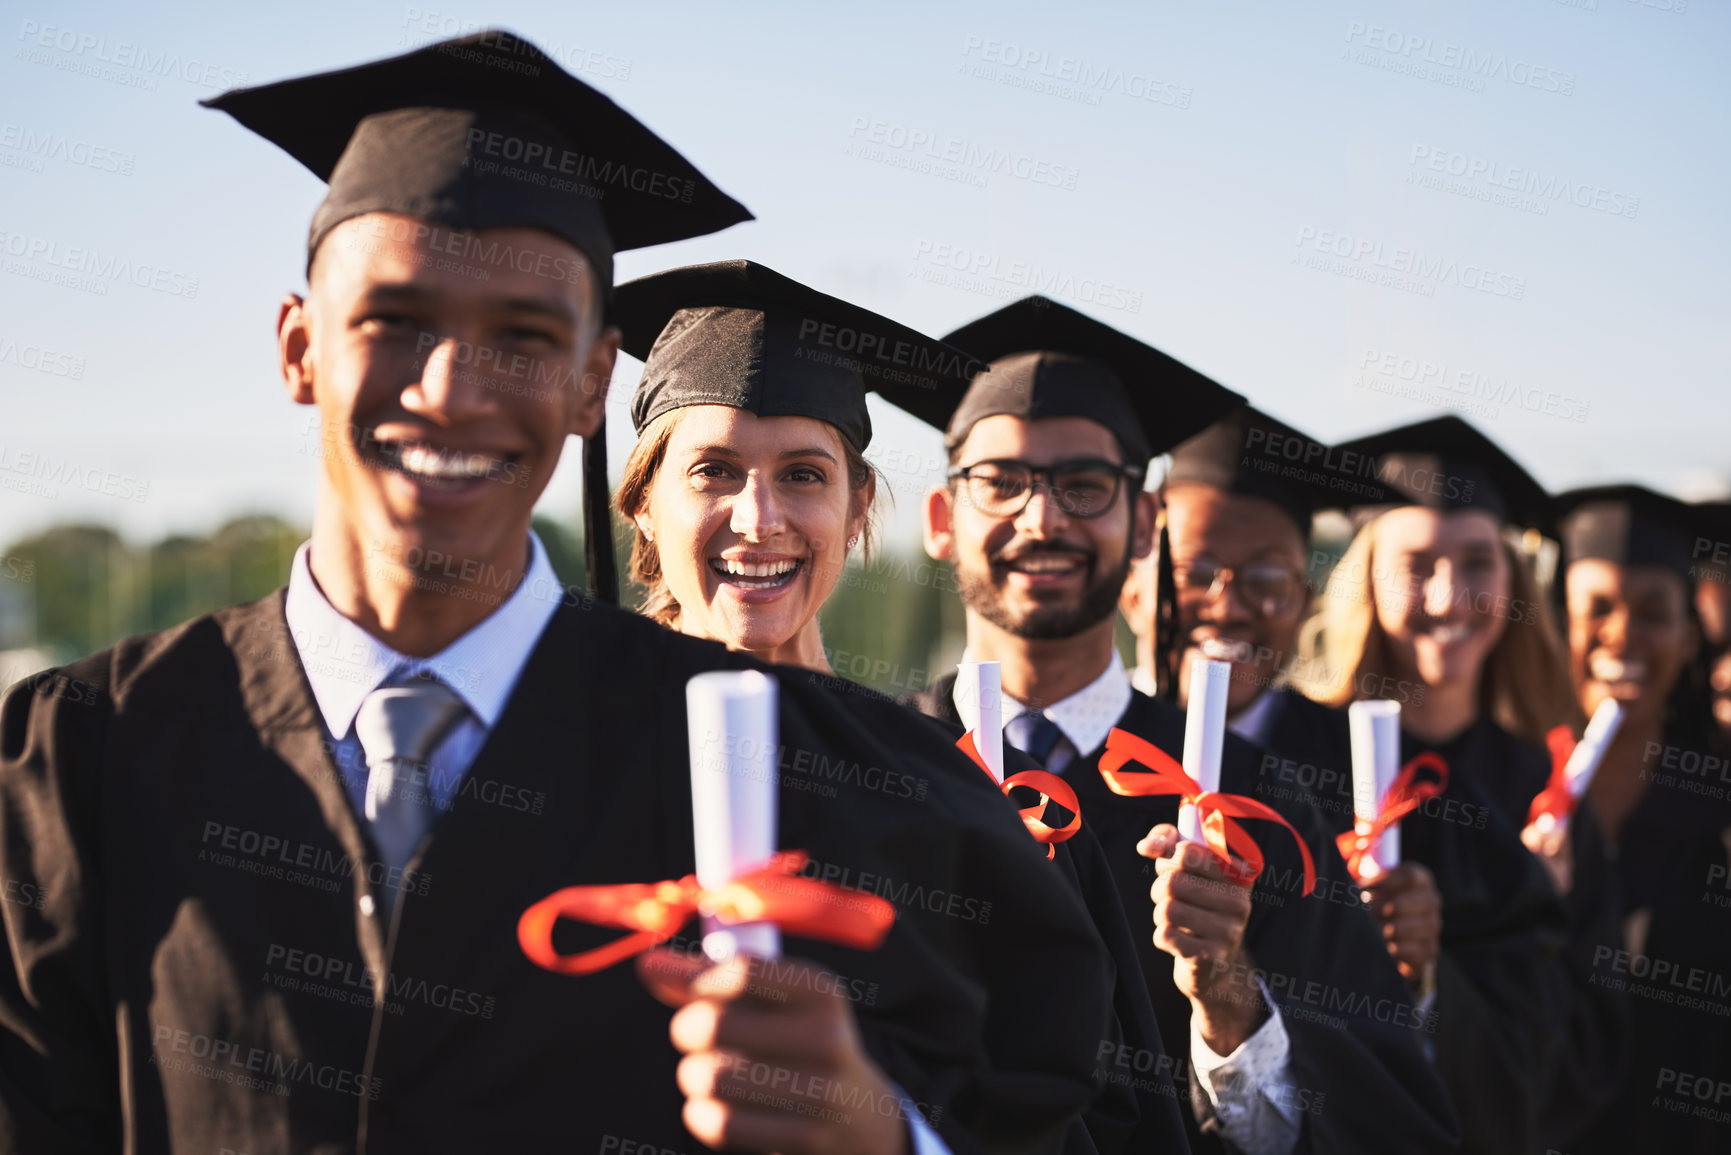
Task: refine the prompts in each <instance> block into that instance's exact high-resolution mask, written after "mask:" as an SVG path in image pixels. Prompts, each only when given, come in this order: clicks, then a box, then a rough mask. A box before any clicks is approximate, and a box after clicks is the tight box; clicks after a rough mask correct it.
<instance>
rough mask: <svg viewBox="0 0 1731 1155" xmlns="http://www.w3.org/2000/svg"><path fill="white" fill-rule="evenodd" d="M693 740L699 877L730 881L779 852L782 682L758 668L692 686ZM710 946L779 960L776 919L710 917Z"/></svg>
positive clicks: (721, 953)
mask: <svg viewBox="0 0 1731 1155" xmlns="http://www.w3.org/2000/svg"><path fill="white" fill-rule="evenodd" d="M685 714H686V725H687V730H688V733H689V738H690V743H691V819H692V841H693V843H694V845H695V848H696V851H697V882H698V885H700V886H702V887H703V888H704V889H705V890H714V889H717V888H719V887H721V886H724V885H726V884H727V883H728V882H730V881H732V880H733V879H734V878H735V877H737V876H738V875H741V874H744V873H746V872H747V871H749V870H753V869H755V868H757V867H760V866H762V865H763V864H764V863H765V862H767V861H769V859H770V858H771V857H772V856H773V855H774V854H775V827H776V799H777V797H778V778H777V774H776V756H775V754H776V733H777V730H776V685H775V681H774V679H772V678H770V677H768V676H766V675H764V674H761V673H758V672H757V671H756V670H717V671H714V672H711V673H707V674H699V675H697V676H696V677H695V678H692V679H691V681H689V682H687V683H686V684H685ZM703 951H704V953H705V954H707V955H708V956H709V957H710V958H712V959H714V960H715V961H717V962H722V961H725V960H726V959H729V958H731V957H733V955H734V954H736V953H737V952H739V951H746V952H748V953H750V954H755V955H762V956H764V957H766V958H776V957H779V956H780V954H781V931H780V930H779V929H777V927H776V926H775V924H773V923H766V922H762V923H745V924H741V925H739V926H731V927H729V926H723V925H721V924H720V923H719V922H716V921H715V920H714V919H711V918H708V917H705V918H704V920H703Z"/></svg>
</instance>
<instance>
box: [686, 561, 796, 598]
mask: <svg viewBox="0 0 1731 1155" xmlns="http://www.w3.org/2000/svg"><path fill="white" fill-rule="evenodd" d="M804 566H805V559H804V558H799V557H783V558H776V559H775V560H773V561H761V562H752V561H737V560H735V559H733V558H725V557H718V558H710V559H709V568H710V570H711V571H713V572H714V573H715V574H716V575H717V576H719V577H720V578H721V579H722V580H723V581H724V582H725V583H726V584H727V585H731V586H738V587H739V588H740V589H744V590H768V589H775V588H776V587H777V586H784V585H786V584H787V583H788V582H790V581H792V580H793V579H794V576H795V575H797V574H798V573H799V571H800V570H801V569H802V568H804Z"/></svg>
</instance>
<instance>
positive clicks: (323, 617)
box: [284, 533, 565, 822]
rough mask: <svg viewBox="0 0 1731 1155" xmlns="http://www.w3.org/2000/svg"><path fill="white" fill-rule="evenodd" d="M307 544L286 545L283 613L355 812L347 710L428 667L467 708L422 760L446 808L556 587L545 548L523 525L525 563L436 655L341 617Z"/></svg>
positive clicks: (512, 684)
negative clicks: (518, 577) (503, 593)
mask: <svg viewBox="0 0 1731 1155" xmlns="http://www.w3.org/2000/svg"><path fill="white" fill-rule="evenodd" d="M311 546H312V543H311V542H306V543H304V544H302V546H301V547H300V549H299V550H298V551H296V553H295V560H294V569H293V571H292V572H291V573H290V575H289V584H288V596H287V603H286V605H285V607H284V614H285V616H286V617H287V618H288V627H289V634H290V636H291V637H293V638H294V644H295V650H296V652H298V653H299V654H300V659H301V666H302V667H303V668H304V669H305V670H306V674H307V683H308V684H309V685H310V686H311V687H312V691H313V701H314V702H316V703H317V704H318V708H319V716H320V717H321V718H323V720H324V724H325V736H326V738H327V739H328V740H329V742H330V744H331V747H332V750H333V751H334V754H333V760H334V761H335V762H336V764H337V769H338V770H339V771H340V772H341V773H342V776H343V784H344V786H345V787H346V788H347V790H348V794H349V801H350V802H352V803H353V804H354V808H355V813H356V814H358V815H363V816H364V815H365V814H366V797H367V759H366V755H365V754H364V753H363V752H362V750H361V742H360V739H359V738H357V737H356V736H355V715H356V714H357V713H359V712H360V708H361V702H362V701H363V700H364V699H365V698H366V696H367V695H368V694H370V693H372V692H373V691H374V690H376V689H378V688H379V687H381V686H384V685H386V684H388V683H391V682H401V681H405V680H407V679H408V678H411V677H414V676H416V675H418V674H421V673H422V672H428V673H431V674H432V675H433V676H434V677H436V678H438V679H439V681H441V682H443V683H444V684H445V685H446V686H449V687H450V688H451V689H452V690H454V691H456V693H457V696H458V697H460V698H462V699H463V704H464V705H466V706H468V707H469V713H468V714H467V715H465V716H464V718H463V720H462V721H461V722H459V723H458V724H457V725H456V726H455V727H453V728H452V730H451V733H450V734H448V735H446V737H445V739H444V741H442V742H440V743H439V745H438V746H437V747H436V748H435V749H434V751H433V754H432V757H431V758H429V759H428V760H427V761H428V774H427V787H428V789H429V791H430V792H431V794H432V796H433V803H434V805H435V806H437V807H438V808H439V809H441V810H445V809H449V808H450V805H451V802H452V800H453V799H455V798H456V796H457V790H458V788H459V787H461V785H462V783H463V777H464V775H466V774H467V773H468V772H469V766H470V765H471V764H472V763H473V762H474V760H475V755H477V754H479V753H480V751H481V745H482V744H483V743H484V742H486V740H487V735H488V734H489V733H490V732H491V731H492V729H493V727H494V726H495V725H496V724H497V723H498V721H499V715H500V714H501V713H502V712H503V711H504V709H505V702H506V700H507V699H509V698H510V696H511V691H512V690H513V689H515V688H516V685H517V678H518V676H519V675H520V674H522V672H523V666H524V664H525V663H526V662H528V660H529V653H530V651H532V650H533V649H534V648H535V644H536V643H537V642H539V641H540V640H541V633H542V631H544V630H545V629H546V628H547V623H548V622H549V621H551V620H552V618H553V611H555V610H557V609H558V608H559V602H560V601H561V600H562V599H563V598H564V596H565V589H564V587H563V586H561V585H560V584H559V578H558V575H557V574H555V573H554V572H553V564H552V563H551V562H550V561H548V560H547V551H546V549H544V548H543V547H542V545H541V540H540V538H538V537H536V536H535V535H534V534H533V533H531V534H530V535H529V548H530V551H531V554H532V556H531V558H530V561H529V569H528V572H527V573H525V574H524V576H523V580H522V581H521V582H520V583H519V584H518V586H517V588H516V589H515V590H513V591H512V592H511V595H510V596H509V597H507V598H506V599H505V600H504V602H503V603H501V604H500V606H499V607H498V608H497V609H495V610H494V611H493V612H492V613H490V614H488V615H487V616H486V617H485V618H483V619H481V621H480V623H479V624H477V625H476V626H475V627H474V628H473V629H471V630H470V631H469V632H468V633H466V634H464V635H463V636H462V637H460V638H458V639H457V640H456V641H454V642H452V643H451V644H450V645H448V646H446V647H445V648H444V649H443V650H440V651H439V652H438V653H437V654H435V655H433V656H432V657H430V658H412V657H409V656H408V655H406V654H399V653H398V652H397V651H395V650H393V649H391V647H389V646H387V645H386V644H385V643H384V642H381V641H379V639H377V638H375V637H373V635H371V634H369V633H367V631H365V630H363V629H362V628H361V627H360V626H357V625H356V624H355V623H354V622H351V621H350V620H349V619H347V618H345V617H343V615H342V614H340V613H338V612H337V610H336V608H335V607H334V606H332V605H331V603H330V602H329V601H327V600H326V599H325V595H324V592H323V591H322V590H320V589H319V587H318V582H317V581H315V580H314V579H313V574H312V568H311V566H310V565H309V564H308V561H307V558H308V556H309V553H310V551H311ZM362 821H363V822H364V821H365V818H364V817H363V818H362Z"/></svg>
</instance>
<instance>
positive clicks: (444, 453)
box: [371, 440, 515, 484]
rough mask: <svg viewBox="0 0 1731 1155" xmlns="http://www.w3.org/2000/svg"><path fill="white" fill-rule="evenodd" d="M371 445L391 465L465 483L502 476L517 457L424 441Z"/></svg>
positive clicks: (411, 474) (408, 472)
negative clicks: (442, 446) (441, 445)
mask: <svg viewBox="0 0 1731 1155" xmlns="http://www.w3.org/2000/svg"><path fill="white" fill-rule="evenodd" d="M371 448H372V451H373V454H374V456H376V457H377V458H378V460H379V461H380V462H381V463H382V464H383V465H384V466H385V467H386V468H387V469H392V470H395V471H396V472H398V473H402V474H405V475H407V476H409V477H412V478H414V479H415V480H417V481H428V482H433V483H447V484H449V483H463V482H469V481H475V480H478V479H480V478H484V477H493V476H498V474H499V472H500V470H502V469H503V468H504V467H505V466H507V465H508V464H509V463H510V462H511V461H513V460H515V455H514V454H513V455H509V456H507V457H499V456H496V455H494V454H491V453H484V452H478V451H477V452H465V451H463V450H455V449H439V448H438V447H436V446H433V445H429V444H427V443H426V442H424V441H386V440H375V441H373V442H371Z"/></svg>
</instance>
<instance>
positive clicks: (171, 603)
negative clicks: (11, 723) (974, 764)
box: [0, 514, 963, 694]
mask: <svg viewBox="0 0 1731 1155" xmlns="http://www.w3.org/2000/svg"><path fill="white" fill-rule="evenodd" d="M535 530H536V532H537V533H538V534H539V535H540V536H541V540H542V541H543V542H544V543H545V545H546V547H547V552H548V554H549V556H550V558H551V560H552V562H553V568H554V569H555V570H556V571H558V573H559V576H560V579H561V580H562V581H563V582H564V583H565V584H566V585H567V586H575V587H577V588H579V589H581V588H583V584H584V566H583V537H582V533H581V530H580V528H577V527H575V526H572V525H567V524H564V523H562V522H561V521H558V520H555V519H553V518H549V517H539V516H538V517H536V518H535ZM306 537H307V530H306V528H305V527H304V526H299V525H294V524H291V523H289V522H287V521H284V520H283V519H281V518H280V517H276V516H273V515H269V514H255V515H249V516H244V517H237V518H234V519H233V520H231V521H228V522H226V523H224V524H223V525H222V526H220V527H219V528H217V529H216V530H215V531H214V532H213V533H211V534H210V535H208V536H206V537H190V536H176V537H169V538H164V539H163V540H161V541H157V542H154V543H151V544H148V545H139V544H134V543H129V542H127V541H126V540H125V539H123V538H122V537H121V536H120V535H119V534H118V533H116V532H115V530H113V529H112V528H110V527H107V526H100V525H61V526H55V527H53V528H51V529H48V530H46V531H44V532H42V533H39V534H36V535H34V536H31V537H26V538H23V539H21V540H18V541H14V542H11V543H10V544H8V545H7V546H5V547H4V549H3V550H0V685H5V684H7V683H9V682H11V681H13V680H16V679H17V678H18V677H22V676H23V675H24V674H26V673H29V672H32V671H33V670H36V669H41V668H43V667H45V666H48V665H58V664H61V663H64V662H68V661H71V660H72V659H74V658H77V657H79V656H81V655H84V654H88V653H91V652H93V651H96V650H100V649H103V648H105V647H107V646H109V645H112V644H113V643H114V642H116V641H118V640H120V639H121V638H125V637H128V636H130V635H133V634H139V633H145V632H149V631H152V630H162V629H167V628H169V627H171V626H174V625H176V624H178V623H180V622H184V621H187V620H188V619H190V618H195V617H197V616H199V615H200V614H204V613H208V612H209V611H211V610H214V609H217V608H219V607H221V606H226V605H234V604H237V603H241V602H247V601H251V600H253V599H255V598H259V597H263V596H264V595H266V594H268V593H270V592H271V591H273V590H275V589H277V588H278V587H280V586H282V585H283V584H284V583H285V582H286V581H287V580H288V574H289V569H290V567H291V565H292V563H293V561H294V554H295V549H296V548H297V547H298V546H299V545H300V543H301V542H303V541H305V540H306ZM615 540H616V541H617V543H618V545H617V549H616V554H617V556H618V557H619V558H620V559H621V567H623V559H625V558H626V557H627V556H628V555H629V550H630V543H629V541H628V540H627V539H626V537H625V533H624V527H623V526H615ZM625 590H626V592H625V594H624V599H625V603H626V605H628V606H632V607H635V605H636V596H637V593H638V591H637V590H636V589H634V588H633V587H631V586H630V585H626V587H625ZM822 624H823V636H824V645H825V647H826V649H827V650H828V652H829V656H830V664H831V665H832V666H833V667H834V669H835V672H836V673H837V674H839V675H841V676H843V677H847V678H851V679H853V680H854V681H856V682H860V683H863V684H865V685H869V686H871V687H873V688H874V689H878V690H882V691H883V692H885V693H889V694H902V693H906V692H907V691H909V690H917V689H919V688H921V687H922V686H924V685H925V684H926V683H927V682H928V681H930V680H931V679H933V678H935V677H937V676H938V675H939V674H941V673H943V672H944V670H945V669H947V668H948V667H949V666H952V665H953V664H954V663H955V661H956V660H957V658H959V657H960V655H961V650H962V641H963V618H962V606H961V602H960V600H959V598H958V597H957V594H956V584H955V579H954V576H953V574H952V572H951V570H950V567H949V566H948V565H946V564H942V563H938V562H934V561H932V560H931V559H930V558H927V557H925V556H924V555H923V554H921V555H919V556H908V555H906V554H901V553H893V552H887V553H879V554H878V555H877V556H875V557H873V558H871V559H870V560H869V561H866V560H862V559H859V558H856V559H855V561H854V562H853V563H852V564H850V566H849V568H848V571H847V573H846V575H845V576H844V577H843V578H842V580H841V581H840V582H838V583H837V585H836V588H835V592H834V593H833V594H832V595H831V597H830V600H829V602H828V603H827V604H826V605H825V607H824V610H823V617H822Z"/></svg>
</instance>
